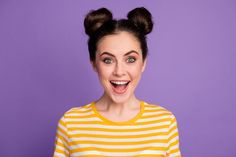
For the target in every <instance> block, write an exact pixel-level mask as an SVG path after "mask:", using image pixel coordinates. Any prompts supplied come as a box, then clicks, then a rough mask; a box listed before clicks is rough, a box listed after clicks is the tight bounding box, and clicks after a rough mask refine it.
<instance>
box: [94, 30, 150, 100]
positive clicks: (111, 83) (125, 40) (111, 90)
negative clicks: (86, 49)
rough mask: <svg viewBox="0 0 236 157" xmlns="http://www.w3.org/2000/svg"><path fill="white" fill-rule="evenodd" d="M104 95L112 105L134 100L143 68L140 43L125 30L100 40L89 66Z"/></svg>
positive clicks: (144, 62)
mask: <svg viewBox="0 0 236 157" xmlns="http://www.w3.org/2000/svg"><path fill="white" fill-rule="evenodd" d="M92 64H93V67H94V69H95V71H96V72H97V73H98V77H99V80H100V82H101V84H102V86H103V88H104V90H105V95H106V96H108V98H109V99H110V100H112V101H113V102H116V103H123V102H126V101H128V100H129V99H131V98H133V97H134V91H135V88H136V86H137V84H138V82H139V80H140V78H141V75H142V72H143V71H144V69H145V65H146V59H145V60H143V57H142V52H141V47H140V43H139V42H138V40H137V39H136V38H135V37H134V36H133V35H132V34H131V33H128V32H125V31H121V32H118V33H116V34H112V35H107V36H105V37H103V38H102V39H101V40H100V41H99V42H98V45H97V53H96V59H95V61H94V62H93V63H92Z"/></svg>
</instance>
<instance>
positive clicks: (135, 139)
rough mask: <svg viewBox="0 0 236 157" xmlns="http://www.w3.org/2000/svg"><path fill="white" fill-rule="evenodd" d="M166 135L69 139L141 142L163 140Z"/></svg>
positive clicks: (75, 138)
mask: <svg viewBox="0 0 236 157" xmlns="http://www.w3.org/2000/svg"><path fill="white" fill-rule="evenodd" d="M165 139H167V137H166V136H155V137H153V136H152V137H139V138H112V139H111V138H96V137H72V138H70V140H71V141H75V142H80V141H91V143H92V142H93V141H95V142H141V141H143V142H144V141H148V140H165Z"/></svg>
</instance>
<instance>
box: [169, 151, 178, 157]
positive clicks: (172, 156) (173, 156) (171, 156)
mask: <svg viewBox="0 0 236 157" xmlns="http://www.w3.org/2000/svg"><path fill="white" fill-rule="evenodd" d="M175 156H180V152H176V153H173V154H170V156H169V157H175Z"/></svg>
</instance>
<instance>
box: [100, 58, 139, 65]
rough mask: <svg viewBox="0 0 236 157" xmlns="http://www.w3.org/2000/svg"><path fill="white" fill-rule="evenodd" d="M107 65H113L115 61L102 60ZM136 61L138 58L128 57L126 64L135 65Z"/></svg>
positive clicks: (109, 59)
mask: <svg viewBox="0 0 236 157" xmlns="http://www.w3.org/2000/svg"><path fill="white" fill-rule="evenodd" d="M102 61H103V62H104V63H105V64H111V63H113V60H112V59H111V58H104V59H103V60H102ZM135 61H136V58H135V57H128V58H127V60H126V62H127V63H134V62H135Z"/></svg>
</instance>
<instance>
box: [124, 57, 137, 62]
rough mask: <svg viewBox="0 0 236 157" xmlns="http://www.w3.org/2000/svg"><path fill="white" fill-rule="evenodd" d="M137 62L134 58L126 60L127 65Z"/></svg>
mask: <svg viewBox="0 0 236 157" xmlns="http://www.w3.org/2000/svg"><path fill="white" fill-rule="evenodd" d="M135 61H136V58H134V57H129V58H128V59H127V60H126V62H127V63H134V62H135Z"/></svg>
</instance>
